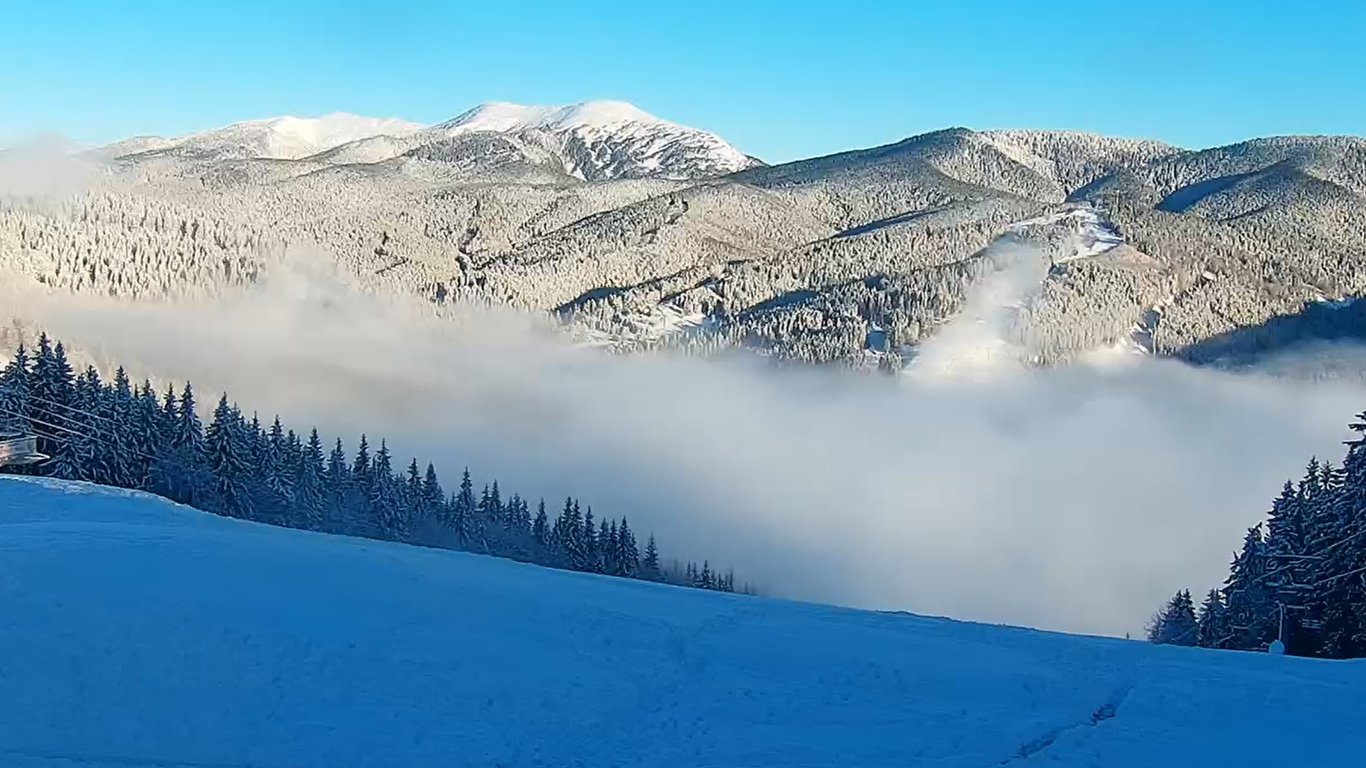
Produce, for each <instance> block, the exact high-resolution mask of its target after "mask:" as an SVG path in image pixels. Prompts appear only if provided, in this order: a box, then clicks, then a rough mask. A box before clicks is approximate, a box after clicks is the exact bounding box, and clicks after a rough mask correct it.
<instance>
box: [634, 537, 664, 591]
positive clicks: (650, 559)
mask: <svg viewBox="0 0 1366 768" xmlns="http://www.w3.org/2000/svg"><path fill="white" fill-rule="evenodd" d="M640 575H641V577H642V578H645V579H649V580H650V581H659V580H660V579H661V578H662V577H663V575H664V574H663V572H662V571H661V570H660V568H659V547H657V546H655V536H654V534H653V533H652V534H650V537H649V538H648V539H646V540H645V557H644V559H643V560H641V562H640Z"/></svg>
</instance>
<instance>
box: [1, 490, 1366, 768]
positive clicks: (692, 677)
mask: <svg viewBox="0 0 1366 768" xmlns="http://www.w3.org/2000/svg"><path fill="white" fill-rule="evenodd" d="M1078 588H1084V585H1079V586H1078ZM1363 692H1366V665H1363V664H1359V663H1350V662H1349V663H1330V662H1316V661H1309V660H1301V659H1290V658H1280V657H1270V656H1265V655H1251V654H1237V653H1231V652H1208V651H1200V650H1193V649H1179V648H1168V647H1154V646H1149V645H1146V644H1143V643H1138V642H1128V641H1123V640H1112V639H1100V638H1088V637H1076V636H1067V635H1059V634H1051V633H1045V632H1037V631H1031V630H1024V629H1013V628H1007V627H996V626H985V625H974V624H964V623H958V622H954V621H949V620H943V619H932V618H920V617H916V616H911V615H907V614H879V613H868V612H860V611H853V610H843V609H836V608H829V607H823V606H817V605H807V604H797V603H786V602H781V601H774V600H766V599H759V598H748V597H743V596H737V595H723V594H716V593H706V592H701V591H693V590H686V589H679V588H672V587H664V586H658V585H653V584H646V583H640V582H631V581H623V580H614V579H610V578H605V577H598V576H590V575H583V574H571V573H561V572H556V571H550V570H545V569H542V568H537V567H534V566H526V565H520V564H516V563H512V562H508V561H502V560H496V559H492V558H485V557H478V556H472V555H465V554H458V553H449V552H439V551H430V550H423V549H418V548H413V547H405V546H401V545H393V544H385V543H378V542H366V541H358V540H349V539H344V538H339V537H329V536H324V535H320V534H313V533H306V532H299V531H287V530H281V529H275V528H269V527H265V526H261V525H255V524H251V523H245V522H241V521H236V520H228V519H222V518H216V517H212V516H209V515H205V514H202V513H199V512H196V511H194V510H191V509H187V508H184V507H179V506H176V505H173V504H170V503H168V502H165V501H162V500H160V499H156V498H154V497H150V496H145V495H141V494H137V493H132V492H123V491H114V490H108V489H100V488H96V487H94V486H86V485H81V484H68V483H61V482H57V481H37V480H21V479H15V478H0V765H3V766H11V767H16V768H37V767H40V766H41V767H42V768H50V767H55V766H62V767H64V768H65V767H67V766H73V767H74V766H80V767H82V768H91V767H93V768H116V767H117V768H123V767H126V766H156V767H157V768H191V767H193V768H206V767H210V766H212V767H213V768H306V767H311V766H319V767H321V766H328V767H329V768H335V767H337V766H467V765H468V766H476V765H477V766H557V767H558V766H661V767H667V766H690V767H693V768H695V767H697V766H784V767H792V766H857V767H859V768H870V767H872V766H899V767H903V768H904V767H905V766H941V767H945V768H947V767H950V766H953V767H957V766H961V767H963V768H985V767H986V766H999V765H1008V766H1030V765H1040V766H1042V765H1048V766H1105V768H1123V767H1124V766H1134V767H1135V768H1137V767H1139V766H1142V767H1143V768H1152V767H1153V766H1164V767H1169V766H1185V765H1192V766H1194V765H1198V766H1226V765H1227V766H1253V765H1296V766H1349V765H1357V764H1359V761H1360V759H1361V755H1362V754H1363V750H1364V749H1366V709H1363V707H1362V706H1361V705H1362V701H1363V699H1362V696H1363Z"/></svg>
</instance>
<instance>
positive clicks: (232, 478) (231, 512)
mask: <svg viewBox="0 0 1366 768" xmlns="http://www.w3.org/2000/svg"><path fill="white" fill-rule="evenodd" d="M205 443H206V448H207V451H208V461H209V467H210V470H211V471H212V473H213V477H214V482H213V498H212V500H211V501H210V504H209V505H210V507H211V509H210V511H213V512H217V513H219V514H222V515H227V516H228V517H240V518H245V519H250V518H252V517H253V516H254V513H255V511H256V510H255V509H254V507H253V504H252V499H251V498H250V495H249V494H248V491H247V483H248V478H249V476H250V474H251V473H252V472H253V471H256V469H257V468H256V467H253V466H251V465H250V456H248V454H247V446H246V440H245V434H244V429H243V425H242V417H241V414H240V413H238V411H237V409H236V408H233V407H232V406H231V405H229V404H228V396H227V395H226V394H224V395H223V396H222V397H221V398H219V400H218V406H217V407H216V408H214V411H213V419H212V420H211V421H210V422H209V429H208V432H207V433H206V435H205Z"/></svg>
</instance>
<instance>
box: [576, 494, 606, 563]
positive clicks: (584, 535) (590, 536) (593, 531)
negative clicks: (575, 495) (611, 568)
mask: <svg viewBox="0 0 1366 768" xmlns="http://www.w3.org/2000/svg"><path fill="white" fill-rule="evenodd" d="M579 536H580V540H581V541H582V542H583V561H582V563H581V564H580V565H579V566H578V568H579V570H581V571H589V572H593V573H602V552H601V551H599V549H598V529H597V528H595V527H594V525H593V507H592V506H591V505H590V506H589V507H588V511H587V512H585V513H584V515H583V528H581V529H580V531H579Z"/></svg>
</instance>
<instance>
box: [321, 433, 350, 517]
mask: <svg viewBox="0 0 1366 768" xmlns="http://www.w3.org/2000/svg"><path fill="white" fill-rule="evenodd" d="M323 477H324V479H325V481H326V492H325V496H326V501H325V504H326V506H325V507H324V514H323V530H325V531H330V532H333V533H343V532H345V531H346V530H347V528H348V525H347V523H348V516H347V499H348V498H349V495H350V494H349V488H350V487H351V468H350V467H349V466H348V465H347V462H346V449H345V448H344V447H343V446H342V441H341V438H340V437H339V438H337V440H336V443H335V444H333V446H332V451H331V452H330V453H329V454H328V455H327V469H326V471H325V472H324V474H323Z"/></svg>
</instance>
